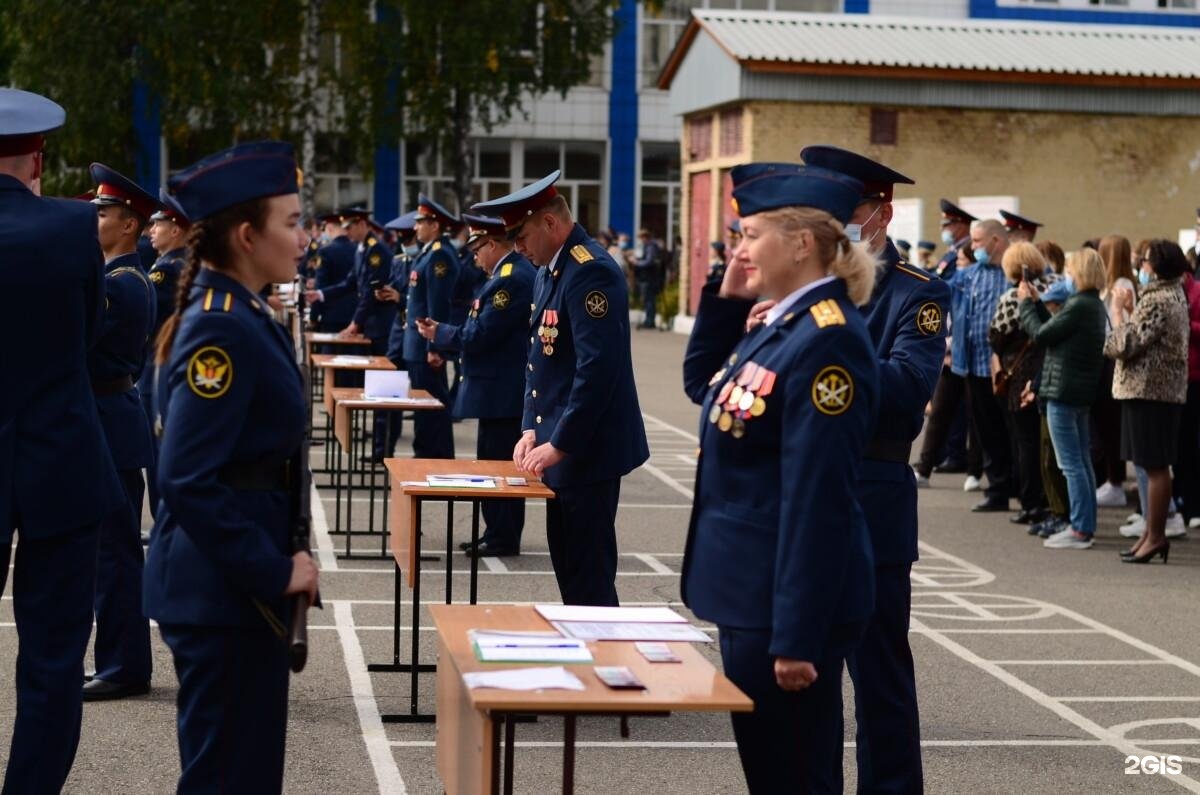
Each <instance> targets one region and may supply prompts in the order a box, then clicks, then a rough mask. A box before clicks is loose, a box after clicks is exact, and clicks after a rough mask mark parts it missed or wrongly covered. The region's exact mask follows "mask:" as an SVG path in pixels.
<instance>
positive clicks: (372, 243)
mask: <svg viewBox="0 0 1200 795" xmlns="http://www.w3.org/2000/svg"><path fill="white" fill-rule="evenodd" d="M377 242H378V241H377V240H375V238H373V237H368V238H367V246H368V247H369V246H373V245H375V244H376V243H377Z"/></svg>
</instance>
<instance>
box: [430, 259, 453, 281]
mask: <svg viewBox="0 0 1200 795" xmlns="http://www.w3.org/2000/svg"><path fill="white" fill-rule="evenodd" d="M447 270H449V269H448V268H447V267H446V263H444V262H439V263H437V264H436V265H434V266H433V275H434V276H436V277H438V278H439V279H440V278H442V277H443V276H445V275H446V271H447Z"/></svg>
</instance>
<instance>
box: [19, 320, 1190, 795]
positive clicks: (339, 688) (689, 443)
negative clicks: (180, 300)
mask: <svg viewBox="0 0 1200 795" xmlns="http://www.w3.org/2000/svg"><path fill="white" fill-rule="evenodd" d="M685 342H686V340H685V338H684V337H682V336H678V335H675V334H666V333H656V332H640V333H637V334H635V336H634V358H635V366H636V371H637V380H638V389H639V396H640V400H641V406H642V409H643V412H644V413H645V415H646V428H647V432H648V435H649V437H650V447H651V452H652V456H651V460H650V462H649V463H648V464H647V465H645V466H643V467H642V468H641V469H639V470H637V471H636V472H634V473H632V474H631V475H630V476H628V477H627V478H626V479H625V480H624V483H623V485H622V491H621V509H620V512H619V515H618V534H619V544H620V550H621V560H620V567H619V572H618V582H617V587H618V591H619V594H620V597H621V601H622V603H623V604H626V605H670V606H672V607H674V608H676V609H678V610H681V611H684V612H685V613H686V611H685V609H684V608H683V607H682V606H681V605H680V604H679V574H678V572H679V567H680V563H681V560H682V551H683V544H684V538H685V535H686V529H687V519H688V510H689V505H690V496H691V488H692V475H693V472H694V460H695V459H694V452H695V435H694V434H695V430H696V427H697V416H698V413H697V409H696V408H695V407H694V406H692V405H691V404H689V403H688V402H687V400H686V399H685V398H684V396H683V394H682V390H681V387H680V361H681V359H682V353H683V348H684V345H685ZM885 398H886V396H885ZM318 421H323V416H320V415H318ZM474 433H475V428H474V424H473V423H471V422H463V423H460V424H457V425H456V426H455V437H456V444H457V449H458V451H459V455H460V457H470V454H471V453H472V452H473V451H474ZM410 441H411V426H410V427H408V428H406V435H405V437H404V438H403V439H402V440H401V442H400V444H399V445H398V448H397V450H398V453H399V454H401V455H404V454H408V448H407V445H408V444H409V442H410ZM322 461H323V453H322V449H321V448H315V449H314V465H317V466H320V465H321V463H322ZM812 464H813V466H820V461H814V462H812ZM319 480H321V481H322V482H324V480H325V477H324V476H319ZM961 484H962V476H961V475H954V476H952V475H935V476H934V482H933V485H932V487H931V488H930V489H927V490H923V491H922V492H921V494H920V512H921V539H922V548H921V555H922V559H921V561H920V562H919V563H918V564H917V565H916V567H915V568H914V570H913V586H914V596H913V626H912V635H911V640H912V646H913V651H914V654H915V657H916V662H917V678H918V689H919V694H920V703H921V727H922V743H923V747H924V762H925V780H926V786H927V790H928V791H929V792H933V793H967V792H970V793H1022V794H1023V795H1028V793H1042V792H1087V793H1104V792H1173V791H1178V790H1180V789H1183V790H1187V791H1193V792H1197V791H1200V610H1197V605H1198V604H1200V601H1198V600H1200V577H1198V576H1197V573H1198V571H1200V543H1196V542H1192V543H1178V542H1176V543H1175V544H1174V546H1173V548H1172V554H1171V562H1170V564H1169V565H1166V566H1164V565H1162V564H1161V563H1160V562H1159V563H1155V564H1152V565H1147V566H1130V565H1123V564H1122V563H1120V562H1119V560H1118V557H1117V553H1118V551H1119V550H1120V549H1122V548H1123V541H1122V539H1120V538H1119V537H1118V536H1117V533H1116V527H1117V525H1118V524H1120V522H1121V521H1122V520H1123V519H1124V517H1125V515H1126V513H1128V509H1126V510H1117V509H1110V510H1103V511H1102V515H1101V522H1100V530H1099V532H1098V534H1097V539H1098V540H1097V544H1096V546H1095V547H1094V548H1093V549H1091V550H1087V551H1056V550H1045V549H1043V548H1042V547H1041V544H1040V542H1038V541H1036V540H1033V539H1030V538H1029V537H1028V536H1027V535H1026V534H1025V529H1024V527H1017V526H1014V525H1011V524H1010V523H1009V522H1008V521H1007V515H1005V514H986V515H975V514H971V513H970V512H969V510H968V509H969V507H970V505H971V504H973V502H975V501H977V499H978V498H979V495H974V494H965V493H964V492H963V491H962V489H961ZM319 493H320V500H319V508H320V509H319V510H318V511H317V515H316V519H315V524H316V540H317V546H318V548H319V549H318V556H319V559H320V562H321V565H322V568H323V572H322V575H321V578H322V579H321V584H322V592H323V595H324V598H325V609H324V611H322V612H315V611H314V612H313V613H312V614H311V618H310V621H311V643H312V654H311V658H310V661H309V664H308V668H307V669H306V670H305V671H304V672H303V673H302V674H300V675H298V676H294V677H293V678H292V684H291V712H290V724H289V733H288V759H287V773H286V778H285V789H286V790H287V791H288V792H294V793H322V794H323V795H329V793H369V792H384V793H403V792H411V793H438V792H441V791H442V789H441V784H440V782H439V780H438V776H437V772H436V769H435V764H434V757H435V749H434V745H435V738H436V729H435V727H434V725H432V724H417V725H405V724H384V723H382V722H381V720H380V715H381V714H387V713H397V712H403V711H406V710H408V709H409V707H410V704H409V696H408V693H409V679H408V674H405V673H368V672H367V671H366V665H367V664H368V663H371V662H388V661H390V659H391V655H392V651H391V649H392V629H391V625H392V616H393V612H392V611H393V568H392V564H391V562H390V561H388V560H381V559H378V558H375V559H371V558H369V557H368V558H366V559H355V560H339V559H338V557H337V555H336V554H335V551H336V550H341V549H342V548H343V545H344V543H345V536H343V535H337V534H331V533H330V532H329V531H330V530H331V529H334V525H335V521H334V514H335V509H336V508H337V507H338V503H337V501H336V500H335V499H334V492H333V490H332V489H327V488H322V489H321V490H320V492H319ZM69 497H70V495H69V494H64V498H69ZM350 504H351V505H352V506H353V518H352V521H353V526H354V528H355V529H356V530H360V531H366V530H367V520H368V508H369V505H368V499H367V495H366V494H365V493H364V492H362V491H361V490H357V491H356V492H355V493H354V495H353V497H352V502H351V503H350ZM341 508H342V517H343V518H342V519H341V520H340V522H341V524H342V525H343V526H344V523H345V518H344V508H345V503H344V502H342V503H341ZM380 508H381V506H379V507H378V508H377V511H380ZM380 513H381V511H380ZM380 513H377V515H376V516H375V517H374V518H375V526H376V527H380V526H381V523H380V519H381V516H380ZM425 517H426V524H425V527H426V538H427V541H426V548H427V551H431V552H435V553H438V554H441V555H444V554H445V531H444V525H445V514H444V509H442V508H439V507H437V506H430V507H428V508H427V509H426V514H425ZM455 519H456V522H455V534H454V535H455V541H458V540H463V539H465V538H468V537H469V520H470V519H469V512H468V511H464V510H459V511H458V512H456V517H455ZM544 528H545V522H544V511H543V509H542V505H541V504H539V503H530V506H529V510H528V512H527V524H526V529H525V535H524V542H523V554H522V555H521V556H520V557H517V558H505V559H502V560H500V561H491V562H490V563H488V564H486V565H484V566H483V567H482V568H481V573H480V577H479V582H480V590H479V600H480V601H481V602H496V603H512V602H524V603H536V602H553V601H557V598H558V593H557V589H556V586H555V582H554V577H553V574H552V571H551V567H550V560H549V557H548V554H547V548H546V541H545V529H544ZM831 531H835V529H833V528H831ZM351 540H352V542H353V549H354V552H355V553H356V554H361V555H370V554H372V553H373V554H375V555H378V554H379V540H378V536H370V535H365V536H352V537H351ZM453 564H454V569H455V574H454V576H453V586H454V594H455V598H456V599H457V600H463V599H465V596H466V593H467V575H466V571H467V561H466V559H465V558H464V557H463V556H462V555H461V554H457V553H456V555H455V559H454V561H453ZM444 565H445V562H444V558H443V559H442V560H439V561H437V562H430V563H428V564H426V569H425V574H424V576H423V579H422V582H423V586H424V591H423V593H422V603H423V604H426V605H428V604H436V603H440V602H442V601H443V600H444V591H443V589H444V586H445V583H446V577H445V571H444ZM402 596H403V598H404V600H405V602H404V603H403V604H402V606H401V624H402V626H403V629H402V636H401V641H402V642H403V649H404V650H405V652H404V656H405V657H406V656H407V651H406V650H407V648H408V640H409V638H410V635H409V633H410V632H411V627H412V625H413V623H414V622H413V616H412V615H411V612H410V610H409V606H408V601H407V600H408V599H409V597H410V592H409V591H408V590H407V589H405V590H404V592H403V594H402ZM689 615H690V614H689ZM12 622H13V619H12V603H11V601H10V598H9V597H8V596H5V597H4V600H3V601H2V602H0V727H3V728H2V729H0V764H3V763H4V761H5V758H6V755H7V746H8V743H7V740H6V738H4V735H5V734H6V733H7V732H8V731H9V729H8V727H9V726H11V721H12V717H13V712H14V692H13V687H12V684H11V683H12V675H13V670H14V659H15V654H16V643H17V641H16V632H15V629H14V625H13V623H12ZM416 623H417V625H418V632H419V639H420V645H421V657H422V660H423V661H426V662H431V661H433V658H434V633H433V629H432V625H431V622H430V620H429V616H428V613H427V612H426V611H424V610H422V611H421V615H420V616H419V617H418V620H417V622H416ZM701 626H706V627H707V625H705V624H703V623H701ZM153 637H154V654H155V672H154V678H153V689H152V691H151V693H150V694H149V695H148V696H145V697H140V698H135V699H130V700H125V701H120V702H110V703H99V704H87V705H85V707H84V724H83V736H82V740H81V743H80V746H79V753H78V757H77V758H76V762H75V766H74V769H73V771H72V774H71V777H70V779H69V781H68V783H67V791H68V792H73V793H75V792H77V793H110V792H111V793H118V792H120V793H159V792H169V791H171V790H172V789H173V786H174V782H175V779H176V776H177V773H178V767H179V761H178V752H177V746H176V739H175V726H174V717H175V712H174V697H175V677H174V672H173V669H172V666H171V661H170V655H169V653H168V651H167V648H166V646H165V645H164V644H163V643H162V642H161V639H160V638H159V637H158V634H157V631H156V630H155V631H154V632H153ZM714 646H715V644H711V645H708V646H705V647H704V653H705V654H706V656H708V657H709V658H710V659H711V660H712V661H713V662H714V664H716V665H718V666H719V665H720V661H719V657H718V655H717V653H716V649H715V648H714ZM846 684H847V689H846V695H847V698H846V703H847V710H846V713H847V736H846V740H847V747H846V750H845V757H844V763H845V764H844V768H845V772H846V789H847V790H853V789H854V787H855V769H854V768H855V765H854V748H853V725H854V724H853V715H852V708H851V707H850V704H851V703H852V701H851V698H850V690H849V686H848V682H847V683H846ZM434 698H435V693H434V680H433V676H432V675H428V674H427V675H424V676H422V677H421V678H420V679H419V702H420V706H421V708H422V709H425V708H432V706H433V704H434ZM561 731H562V728H561V722H560V721H559V720H558V719H543V720H541V721H539V722H538V723H536V724H522V725H520V726H519V727H518V729H517V742H518V747H517V752H516V788H517V791H519V792H529V793H535V792H536V793H541V792H552V791H556V790H557V789H558V785H559V774H560V767H559V764H560V755H561V745H560V743H561ZM578 736H579V741H580V742H579V750H578V757H577V774H576V786H577V791H578V792H581V793H626V792H654V793H668V792H669V793H738V792H743V791H745V785H744V783H743V780H742V776H741V770H740V768H739V765H738V760H737V753H736V750H735V748H734V746H733V742H732V740H733V738H732V733H731V731H730V727H729V720H728V717H727V716H726V715H721V714H715V715H694V714H687V715H676V716H671V717H667V718H645V719H636V720H633V721H631V734H630V736H629V738H628V739H622V738H621V737H620V735H619V733H618V726H617V722H616V721H615V719H609V718H596V719H584V720H582V721H581V722H580V726H579V735H578ZM1168 755H1178V756H1180V757H1182V759H1181V762H1180V767H1181V772H1179V773H1173V774H1168V773H1156V774H1150V773H1146V772H1140V773H1137V774H1133V773H1130V772H1127V771H1128V770H1129V769H1131V768H1136V769H1137V770H1146V769H1154V764H1153V763H1150V762H1147V763H1145V764H1144V765H1143V764H1142V760H1143V758H1144V757H1159V756H1162V757H1166V756H1168ZM1131 757H1133V758H1134V760H1133V761H1130V758H1131Z"/></svg>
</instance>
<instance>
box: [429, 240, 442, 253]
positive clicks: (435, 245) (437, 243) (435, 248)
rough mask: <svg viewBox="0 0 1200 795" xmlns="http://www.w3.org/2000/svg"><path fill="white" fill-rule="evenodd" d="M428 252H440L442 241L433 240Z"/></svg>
mask: <svg viewBox="0 0 1200 795" xmlns="http://www.w3.org/2000/svg"><path fill="white" fill-rule="evenodd" d="M429 250H430V251H441V250H442V241H440V240H435V241H434V243H433V247H432V248H430V249H429Z"/></svg>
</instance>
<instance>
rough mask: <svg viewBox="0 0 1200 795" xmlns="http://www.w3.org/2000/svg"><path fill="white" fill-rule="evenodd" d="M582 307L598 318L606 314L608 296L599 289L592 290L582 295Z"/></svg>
mask: <svg viewBox="0 0 1200 795" xmlns="http://www.w3.org/2000/svg"><path fill="white" fill-rule="evenodd" d="M583 308H584V309H586V310H587V313H588V314H589V315H591V316H592V317H594V318H596V319H597V320H599V319H600V318H602V317H604V316H605V315H607V314H608V297H607V296H606V295H605V294H604V293H602V292H600V291H599V290H592V291H591V292H590V293H588V294H587V295H586V296H585V297H584V299H583Z"/></svg>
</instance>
